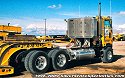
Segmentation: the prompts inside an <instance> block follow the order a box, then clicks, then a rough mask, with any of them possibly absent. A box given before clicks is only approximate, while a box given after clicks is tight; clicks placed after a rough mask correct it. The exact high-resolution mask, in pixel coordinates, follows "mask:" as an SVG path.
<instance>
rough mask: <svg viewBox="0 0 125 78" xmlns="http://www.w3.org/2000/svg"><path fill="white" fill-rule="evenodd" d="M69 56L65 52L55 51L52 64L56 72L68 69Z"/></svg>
mask: <svg viewBox="0 0 125 78" xmlns="http://www.w3.org/2000/svg"><path fill="white" fill-rule="evenodd" d="M68 59H69V55H68V54H67V53H66V51H65V50H55V52H54V53H53V54H52V64H53V68H54V69H55V70H63V69H66V67H67V65H68Z"/></svg>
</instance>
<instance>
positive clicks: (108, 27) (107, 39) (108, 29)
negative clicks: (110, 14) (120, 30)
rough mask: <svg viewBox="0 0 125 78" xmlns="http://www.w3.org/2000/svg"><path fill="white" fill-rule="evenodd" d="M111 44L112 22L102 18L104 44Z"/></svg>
mask: <svg viewBox="0 0 125 78" xmlns="http://www.w3.org/2000/svg"><path fill="white" fill-rule="evenodd" d="M108 43H109V44H112V22H111V20H110V19H109V20H104V44H105V45H106V44H108Z"/></svg>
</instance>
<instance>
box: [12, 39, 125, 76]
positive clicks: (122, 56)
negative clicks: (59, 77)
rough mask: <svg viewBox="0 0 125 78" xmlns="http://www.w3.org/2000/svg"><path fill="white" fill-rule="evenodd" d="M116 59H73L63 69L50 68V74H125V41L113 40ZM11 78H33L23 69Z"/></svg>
mask: <svg viewBox="0 0 125 78" xmlns="http://www.w3.org/2000/svg"><path fill="white" fill-rule="evenodd" d="M113 52H114V60H113V62H112V63H102V62H100V60H98V59H91V60H90V59H89V60H82V61H73V62H70V63H69V68H68V69H66V70H62V71H53V70H50V71H48V72H47V73H48V74H125V63H124V62H125V41H119V42H113ZM11 78H31V74H30V73H29V72H27V71H23V72H21V73H19V74H14V75H11Z"/></svg>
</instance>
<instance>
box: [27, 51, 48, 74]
mask: <svg viewBox="0 0 125 78" xmlns="http://www.w3.org/2000/svg"><path fill="white" fill-rule="evenodd" d="M49 62H50V61H49V58H48V55H47V54H46V53H45V52H43V51H36V52H34V53H33V54H31V56H30V58H29V61H28V63H29V64H28V66H29V71H30V72H31V73H33V74H41V73H45V72H46V71H47V70H48V68H49Z"/></svg>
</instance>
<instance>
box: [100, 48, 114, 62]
mask: <svg viewBox="0 0 125 78" xmlns="http://www.w3.org/2000/svg"><path fill="white" fill-rule="evenodd" d="M101 60H102V62H103V63H110V62H112V60H113V51H112V49H111V48H110V47H107V48H106V49H105V50H104V51H103V56H102V57H101Z"/></svg>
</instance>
